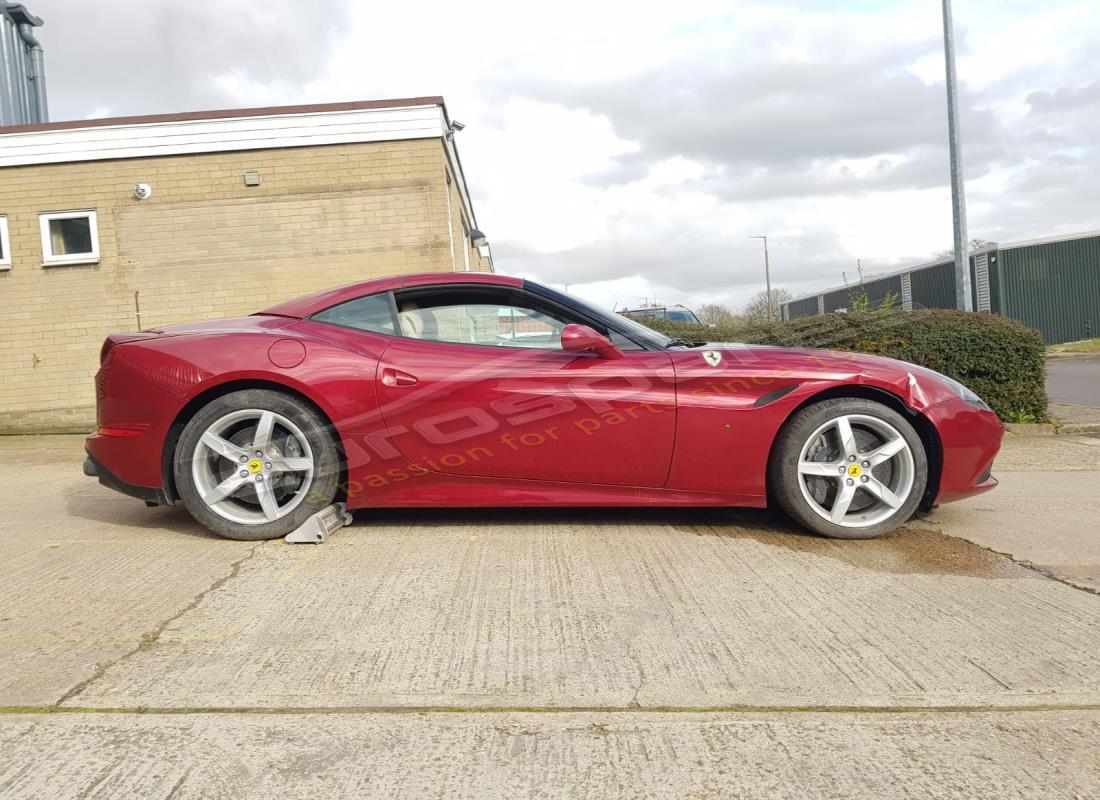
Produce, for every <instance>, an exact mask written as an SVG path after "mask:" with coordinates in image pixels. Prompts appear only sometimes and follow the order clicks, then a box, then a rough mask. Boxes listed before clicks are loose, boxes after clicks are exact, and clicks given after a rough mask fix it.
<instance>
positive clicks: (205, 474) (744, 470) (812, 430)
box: [84, 273, 1002, 539]
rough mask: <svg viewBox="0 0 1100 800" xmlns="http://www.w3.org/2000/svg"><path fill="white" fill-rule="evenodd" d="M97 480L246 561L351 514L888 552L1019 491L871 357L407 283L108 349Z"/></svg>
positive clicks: (948, 419) (947, 415)
mask: <svg viewBox="0 0 1100 800" xmlns="http://www.w3.org/2000/svg"><path fill="white" fill-rule="evenodd" d="M96 389H97V405H98V422H97V424H98V429H97V431H96V433H95V434H94V435H93V436H91V437H90V438H89V439H88V441H87V448H86V449H87V454H88V458H87V460H86V461H85V464H84V469H85V472H86V473H87V474H89V475H92V476H96V477H98V479H99V481H100V482H101V483H103V484H104V485H106V486H109V487H111V488H113V489H117V490H120V491H122V492H125V493H126V494H130V495H134V496H136V497H138V498H140V499H143V500H145V501H146V502H147V503H149V504H175V503H183V504H184V505H185V506H186V507H187V509H188V511H190V513H191V514H192V515H193V516H194V517H195V519H197V520H198V521H199V522H200V523H202V524H203V525H205V526H206V527H208V528H210V529H211V530H212V531H215V532H216V533H219V534H221V535H223V536H227V537H231V538H234V539H269V538H275V537H279V536H284V535H285V534H287V533H288V532H290V531H292V530H294V529H295V528H297V527H299V526H300V525H301V524H302V523H303V522H304V521H305V520H306V519H307V518H308V517H309V516H310V515H312V514H313V513H315V512H317V511H319V510H321V509H324V508H326V507H327V506H329V505H330V504H331V503H332V502H333V501H334V500H340V501H344V502H346V503H347V506H348V508H350V509H356V508H370V507H375V508H377V507H397V506H405V507H413V506H536V505H543V506H640V505H650V506H680V505H683V506H704V505H705V506H757V507H763V506H765V505H767V504H768V503H769V501H774V502H775V503H777V504H778V505H779V506H780V507H781V508H782V509H783V510H784V511H786V513H787V514H788V515H790V516H791V517H792V518H794V519H795V520H796V521H797V522H799V523H801V524H802V525H804V526H805V527H807V528H810V529H811V530H813V531H816V532H818V533H821V534H825V535H827V536H835V537H842V538H870V537H873V536H878V535H880V534H882V533H885V532H886V531H889V530H891V529H893V528H895V527H896V526H898V525H900V524H902V523H904V522H905V521H906V520H908V519H909V517H910V516H911V515H912V514H913V513H914V512H915V511H917V509H918V508H924V509H928V508H930V507H932V506H933V505H935V504H937V503H943V502H949V501H952V500H958V499H960V498H964V497H968V496H970V495H973V494H977V493H978V492H984V491H987V490H988V489H991V488H993V487H994V486H996V484H997V481H996V480H995V479H994V478H993V477H991V475H990V469H991V465H992V463H993V459H994V457H995V456H996V454H997V450H998V448H999V446H1000V440H1001V433H1002V425H1001V423H1000V421H999V420H998V419H997V417H996V415H995V414H994V413H993V412H992V411H990V409H989V408H988V407H987V406H986V405H985V404H984V403H983V402H982V401H981V400H980V399H979V398H978V397H977V396H976V395H974V394H973V393H972V392H970V391H969V390H968V389H966V388H965V387H964V386H962V385H961V384H959V383H957V382H956V381H953V380H951V379H950V378H947V377H945V376H943V375H940V374H938V373H935V372H931V371H929V370H926V369H922V368H920V367H916V366H913V365H912V364H906V363H902V362H899V361H894V360H891V359H888V358H880V357H876V356H870V355H857V354H853V353H841V352H825V351H818V350H799V349H787V348H776V347H760V346H747V345H740V344H707V343H697V342H685V341H680V340H675V339H669V338H668V337H665V336H662V335H661V334H659V333H656V332H655V331H653V330H650V329H649V328H646V327H644V326H642V325H640V324H638V323H636V322H633V321H631V320H629V319H627V318H625V317H623V316H620V315H618V314H614V313H610V312H607V311H604V310H601V309H599V308H596V307H594V306H591V305H589V304H587V303H585V302H583V301H581V300H578V299H577V298H575V297H571V296H569V295H566V294H562V293H561V292H558V291H555V290H554V289H550V288H547V287H545V286H540V285H539V284H536V283H533V282H531V281H525V280H520V279H516V278H509V277H504V276H501V275H489V274H476V273H462V274H430V275H412V276H404V277H393V278H384V279H381V280H375V281H368V282H365V283H359V284H354V285H351V286H345V287H342V288H338V289H332V290H329V291H324V292H320V293H317V294H313V295H310V296H308V297H303V298H301V299H298V300H293V301H291V302H289V303H284V304H282V305H279V306H275V307H274V308H269V309H267V310H266V311H262V312H260V313H257V314H254V315H252V316H249V317H242V318H240V319H229V320H221V321H216V322H200V323H195V324H188V325H174V326H170V327H165V328H154V329H151V330H148V331H143V332H141V333H125V334H113V335H111V336H109V337H107V340H106V342H104V344H103V348H102V351H101V354H100V370H99V373H98V375H97V377H96Z"/></svg>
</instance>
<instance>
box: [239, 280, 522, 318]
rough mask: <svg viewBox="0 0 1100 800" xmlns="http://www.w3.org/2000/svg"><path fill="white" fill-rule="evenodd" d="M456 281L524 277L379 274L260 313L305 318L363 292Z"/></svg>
mask: <svg viewBox="0 0 1100 800" xmlns="http://www.w3.org/2000/svg"><path fill="white" fill-rule="evenodd" d="M455 283H476V284H489V285H492V286H509V287H512V288H518V287H520V286H523V280H522V279H521V278H512V277H510V276H508V275H496V274H493V273H489V272H422V273H419V274H416V275H392V276H390V277H387V278H376V279H374V280H370V281H360V282H359V283H349V284H348V285H346V286H338V287H337V288H335V289H325V290H324V291H320V292H315V293H313V294H307V295H305V296H304V297H299V298H297V299H295V300H290V301H288V302H286V303H280V304H279V305H277V306H272V307H271V308H265V309H264V310H263V311H260V312H257V313H260V314H271V315H273V316H278V317H298V318H300V319H304V318H305V317H309V316H312V315H313V314H316V313H317V312H318V311H323V310H324V309H326V308H329V307H330V306H335V305H338V304H340V303H345V302H347V301H348V300H354V299H355V298H356V297H362V296H363V295H368V294H375V293H377V292H386V291H389V290H391V289H402V288H405V287H408V286H432V285H435V284H438V285H446V284H455Z"/></svg>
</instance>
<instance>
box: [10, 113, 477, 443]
mask: <svg viewBox="0 0 1100 800" xmlns="http://www.w3.org/2000/svg"><path fill="white" fill-rule="evenodd" d="M453 139H454V136H453V129H452V126H451V122H450V120H449V118H448V116H447V111H446V107H445V106H444V104H443V99H442V98H440V97H421V98H413V99H408V100H391V101H380V102H365V103H343V104H331V105H316V106H299V107H285V108H264V109H243V110H235V111H224V112H204V113H194V114H178V115H169V116H150V117H129V118H118V119H101V120H93V121H82V122H62V123H52V124H45V125H35V126H22V127H8V128H0V363H2V364H3V369H4V380H3V381H0V432H15V431H18V432H27V431H35V430H38V431H59V430H78V431H83V430H87V429H89V428H90V427H91V426H92V424H93V422H94V408H93V406H94V388H93V380H92V378H93V376H94V374H95V372H96V369H97V367H98V351H99V346H100V344H101V343H102V341H103V338H104V337H105V336H106V335H107V334H108V333H112V332H116V331H128V330H139V329H143V328H150V327H156V326H158V325H165V324H171V323H175V322H183V321H189V320H198V319H207V318H216V317H225V316H235V315H241V314H249V313H252V312H254V311H257V310H260V309H262V308H265V307H267V306H270V305H273V304H275V303H278V302H280V301H282V300H286V299H289V298H291V297H294V296H296V295H300V294H303V293H306V292H310V291H313V290H316V289H320V288H324V287H328V286H336V285H339V284H342V283H349V282H352V281H358V280H364V279H369V278H373V277H379V276H382V275H390V274H395V273H403V272H432V271H452V270H488V271H491V270H492V263H491V258H490V255H489V251H488V245H487V244H485V243H484V240H483V237H480V236H479V235H478V231H477V220H476V218H475V217H474V212H473V208H472V207H471V204H470V199H469V195H468V193H467V189H466V180H465V177H464V175H463V172H462V165H461V162H460V161H459V159H458V155H457V152H456V150H455V146H454V141H453ZM479 245H480V246H479Z"/></svg>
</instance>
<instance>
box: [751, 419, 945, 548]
mask: <svg viewBox="0 0 1100 800" xmlns="http://www.w3.org/2000/svg"><path fill="white" fill-rule="evenodd" d="M769 472H770V474H769V479H770V486H771V488H772V491H773V494H774V496H775V498H776V500H778V502H779V505H780V506H781V507H782V508H783V510H784V511H786V512H787V514H788V515H789V516H790V517H791V518H792V519H794V520H795V521H796V522H798V523H800V524H801V525H803V526H805V527H807V528H809V529H810V530H812V531H816V532H817V533H820V534H824V535H825V536H831V537H833V538H837V539H872V538H874V537H876V536H881V535H882V534H884V533H887V532H888V531H891V530H893V529H894V528H896V527H898V526H899V525H902V524H904V523H905V522H906V521H908V520H909V518H910V517H911V516H912V515H913V512H914V511H916V509H917V506H918V505H919V504H920V501H921V497H922V496H923V495H924V489H925V486H926V485H927V483H928V460H927V456H926V455H925V452H924V446H923V444H922V443H921V439H920V436H918V435H917V432H916V430H914V428H913V426H912V425H911V424H910V423H909V421H908V420H906V419H905V417H903V416H902V415H901V414H899V413H897V412H896V411H894V410H893V409H891V408H888V407H887V406H885V405H882V404H881V403H876V402H873V401H871V400H864V399H858V398H837V399H832V400H823V401H821V402H819V403H815V404H813V405H811V406H807V407H806V408H804V409H802V410H801V411H799V412H798V413H797V414H796V415H795V416H794V417H793V418H792V419H791V420H790V421H789V422H788V423H787V425H786V426H785V427H784V428H783V430H782V432H781V433H780V435H779V441H778V442H777V446H776V448H775V454H774V458H773V461H772V463H771V465H770V467H769Z"/></svg>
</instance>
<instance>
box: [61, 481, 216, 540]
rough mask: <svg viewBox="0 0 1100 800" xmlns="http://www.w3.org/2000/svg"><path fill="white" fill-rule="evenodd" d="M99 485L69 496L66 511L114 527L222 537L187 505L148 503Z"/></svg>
mask: <svg viewBox="0 0 1100 800" xmlns="http://www.w3.org/2000/svg"><path fill="white" fill-rule="evenodd" d="M98 488H99V487H95V488H93V489H91V490H87V491H79V492H75V493H73V494H70V495H69V496H68V497H66V498H65V511H66V512H68V514H69V515H70V516H73V517H78V518H80V519H85V520H89V521H92V522H99V523H103V524H106V525H110V526H112V527H123V528H132V529H140V530H147V531H148V530H163V531H170V532H171V533H179V534H183V535H184V536H193V537H196V538H200V539H221V538H222V537H220V536H218V535H217V534H216V533H213V532H211V531H208V530H207V529H206V528H204V527H203V526H202V525H199V523H197V522H195V520H194V519H192V518H191V515H190V514H188V513H187V510H186V509H185V508H183V506H153V507H150V506H146V505H145V504H144V503H143V502H142V501H141V500H137V499H134V498H132V497H127V496H125V495H121V494H118V493H117V492H109V491H97V489H98Z"/></svg>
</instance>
